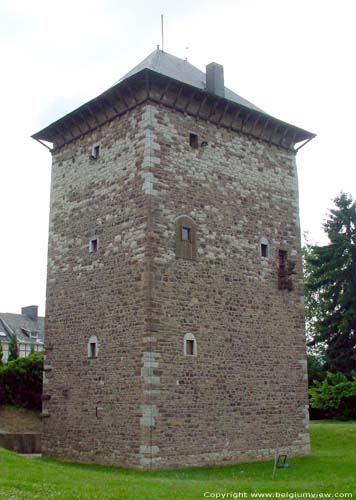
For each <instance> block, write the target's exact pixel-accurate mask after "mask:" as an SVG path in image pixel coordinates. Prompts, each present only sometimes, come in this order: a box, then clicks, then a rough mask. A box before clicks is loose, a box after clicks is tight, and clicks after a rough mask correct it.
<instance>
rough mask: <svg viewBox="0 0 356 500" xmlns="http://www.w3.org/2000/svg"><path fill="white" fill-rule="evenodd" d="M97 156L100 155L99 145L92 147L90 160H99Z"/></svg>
mask: <svg viewBox="0 0 356 500" xmlns="http://www.w3.org/2000/svg"><path fill="white" fill-rule="evenodd" d="M99 155H100V146H99V145H95V146H93V149H92V151H91V155H90V158H92V159H93V160H97V159H98V158H99Z"/></svg>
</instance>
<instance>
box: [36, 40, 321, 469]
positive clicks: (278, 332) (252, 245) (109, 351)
mask: <svg viewBox="0 0 356 500" xmlns="http://www.w3.org/2000/svg"><path fill="white" fill-rule="evenodd" d="M206 71H207V72H206V75H205V74H204V73H203V72H201V71H199V70H198V69H197V68H195V67H194V66H192V65H191V64H190V63H189V62H187V61H184V60H181V59H178V58H176V57H174V56H171V55H169V54H167V53H165V52H162V51H161V50H159V49H157V50H156V51H154V52H153V53H152V54H151V55H149V56H148V57H147V58H146V59H145V60H144V61H143V62H142V63H141V64H139V65H138V66H136V67H135V68H134V69H133V70H132V71H130V73H128V74H127V75H126V76H125V77H124V78H122V79H121V80H120V81H119V82H118V83H116V84H115V85H113V86H112V87H111V88H110V89H109V90H107V91H106V92H104V93H103V94H101V95H100V96H98V97H96V98H95V99H93V100H92V101H90V102H88V103H86V104H84V105H83V106H81V107H80V108H78V109H76V110H75V111H73V112H71V113H69V114H68V115H66V116H64V117H63V118H61V119H60V120H58V121H56V122H55V123H53V124H51V125H50V126H48V127H47V128H45V129H43V130H42V131H41V132H38V133H37V134H35V135H34V136H33V137H34V138H35V139H37V140H39V141H41V142H42V141H46V142H47V141H48V142H50V143H53V149H52V155H53V167H52V168H53V170H52V186H51V210H50V230H49V252H48V283H47V312H46V362H45V377H44V394H43V400H44V403H43V420H44V439H43V448H44V453H45V454H47V455H52V456H56V457H62V458H66V459H73V460H78V461H84V462H97V463H103V464H114V465H120V466H128V467H138V468H166V467H180V466H192V465H204V464H212V463H233V462H238V461H243V460H254V459H263V458H265V457H269V456H271V454H272V453H273V452H274V448H275V447H276V445H277V444H278V445H279V446H280V448H281V449H283V450H285V451H286V452H288V453H291V454H307V453H308V452H309V433H308V411H307V402H308V401H307V368H306V352H305V338H304V319H303V287H302V268H301V252H300V227H299V215H298V186H297V172H296V163H295V157H296V146H295V145H296V144H297V143H302V141H304V142H305V141H308V140H310V139H311V138H312V137H313V134H311V133H309V132H306V131H305V130H302V129H299V128H297V127H295V126H292V125H289V124H287V123H284V122H282V121H280V120H277V119H275V118H273V117H272V116H270V115H268V114H266V113H264V112H263V111H261V110H260V109H259V108H257V107H256V106H254V105H253V104H251V103H250V102H248V101H246V100H245V99H243V98H242V97H240V96H238V95H237V94H235V93H234V92H232V91H230V90H229V89H227V88H225V87H224V80H223V68H222V66H220V65H218V64H216V63H212V64H210V65H208V66H207V69H206ZM302 144H303V143H302Z"/></svg>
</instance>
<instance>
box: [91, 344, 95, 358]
mask: <svg viewBox="0 0 356 500" xmlns="http://www.w3.org/2000/svg"><path fill="white" fill-rule="evenodd" d="M89 353H90V357H91V358H96V343H95V342H90V344H89Z"/></svg>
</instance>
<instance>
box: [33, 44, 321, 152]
mask: <svg viewBox="0 0 356 500" xmlns="http://www.w3.org/2000/svg"><path fill="white" fill-rule="evenodd" d="M152 84H156V85H158V87H159V88H161V90H160V92H159V96H157V93H156V94H155V93H154V92H152V88H151V86H152ZM168 88H169V91H168ZM169 93H171V97H169ZM172 95H174V97H172ZM183 95H185V97H186V98H187V99H188V103H185V104H184V107H183V108H182V111H184V112H187V113H188V114H193V115H194V116H198V117H199V118H202V119H208V120H209V121H212V122H214V116H213V113H212V112H211V111H210V112H209V114H208V116H204V109H203V108H204V104H206V102H210V106H211V108H212V110H213V112H215V111H216V110H218V109H219V106H220V107H221V108H222V112H219V113H218V115H219V121H218V122H217V123H219V125H222V126H226V124H224V120H223V117H225V118H226V117H229V116H232V121H231V122H230V121H229V124H228V125H227V126H228V128H234V127H233V123H234V120H236V123H238V125H237V128H236V130H242V129H244V127H245V125H248V126H247V129H248V130H249V132H248V133H249V134H251V135H255V136H256V134H255V133H254V132H253V128H254V127H255V128H256V124H257V123H258V127H259V130H260V131H259V132H258V134H257V137H258V138H262V139H263V140H266V138H267V139H268V141H269V142H274V143H277V145H280V146H282V147H283V141H285V147H287V148H291V147H293V145H294V144H297V143H298V142H301V141H309V140H310V139H312V138H313V137H315V134H313V133H311V132H308V131H306V130H304V129H301V128H299V127H296V126H294V125H291V124H288V123H286V122H283V121H281V120H278V119H277V118H275V117H273V116H271V115H269V114H267V113H265V112H264V111H263V110H262V109H260V108H258V107H257V106H255V105H254V104H252V103H251V102H249V101H248V100H246V99H245V98H243V97H241V96H240V95H238V94H236V93H235V92H233V91H232V90H230V89H228V88H227V87H225V85H224V73H223V67H222V66H221V65H219V64H217V63H210V64H208V65H207V67H206V73H204V72H203V71H201V70H199V69H198V68H196V67H195V66H193V65H192V64H190V63H189V62H188V61H187V60H183V59H179V58H178V57H175V56H173V55H171V54H168V53H167V52H163V51H162V50H159V48H157V50H155V51H153V52H152V53H151V54H149V55H148V56H147V57H146V58H145V59H144V60H143V61H142V62H140V63H139V64H138V65H137V66H135V67H134V68H133V69H132V70H131V71H129V72H128V73H127V74H126V75H125V76H124V77H122V78H121V79H120V80H118V81H117V82H116V83H115V84H114V85H112V86H111V87H110V88H109V89H108V90H106V91H105V92H103V93H102V94H100V95H99V96H97V97H95V98H94V99H92V100H91V101H89V102H87V103H85V104H83V105H82V106H80V107H79V108H77V109H75V110H74V111H72V112H71V113H68V114H67V115H65V116H63V117H62V118H60V119H59V120H56V121H55V122H53V123H52V124H50V125H49V126H47V127H45V128H44V129H42V130H41V131H39V132H37V133H36V134H34V135H33V136H32V137H33V138H34V139H36V140H38V141H40V142H41V141H46V142H52V143H53V144H55V145H56V146H59V147H60V146H62V145H64V144H67V143H69V142H71V141H73V140H75V139H77V138H78V137H80V136H81V135H83V134H86V133H87V132H89V131H91V130H94V129H95V128H97V127H98V126H100V125H102V124H103V123H106V122H107V121H110V120H112V119H114V118H115V117H117V116H121V115H122V114H124V113H125V112H127V111H128V110H130V109H132V108H133V107H135V106H137V105H138V104H141V103H143V102H145V101H146V100H147V99H151V100H153V101H157V102H159V104H166V105H168V106H170V107H172V106H173V107H175V108H177V109H178V110H179V109H180V108H179V98H180V97H182V96H183ZM193 108H194V110H193ZM238 118H239V120H238ZM276 130H278V132H279V138H278V141H277V142H276V140H273V137H274V136H273V134H274V131H276ZM280 137H283V139H282V140H280ZM47 147H48V146H47ZM49 149H51V148H49Z"/></svg>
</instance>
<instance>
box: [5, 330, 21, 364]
mask: <svg viewBox="0 0 356 500" xmlns="http://www.w3.org/2000/svg"><path fill="white" fill-rule="evenodd" d="M18 357H19V351H18V349H17V338H16V333H15V332H13V333H12V335H11V338H10V343H9V359H8V361H13V360H14V359H17V358H18Z"/></svg>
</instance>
